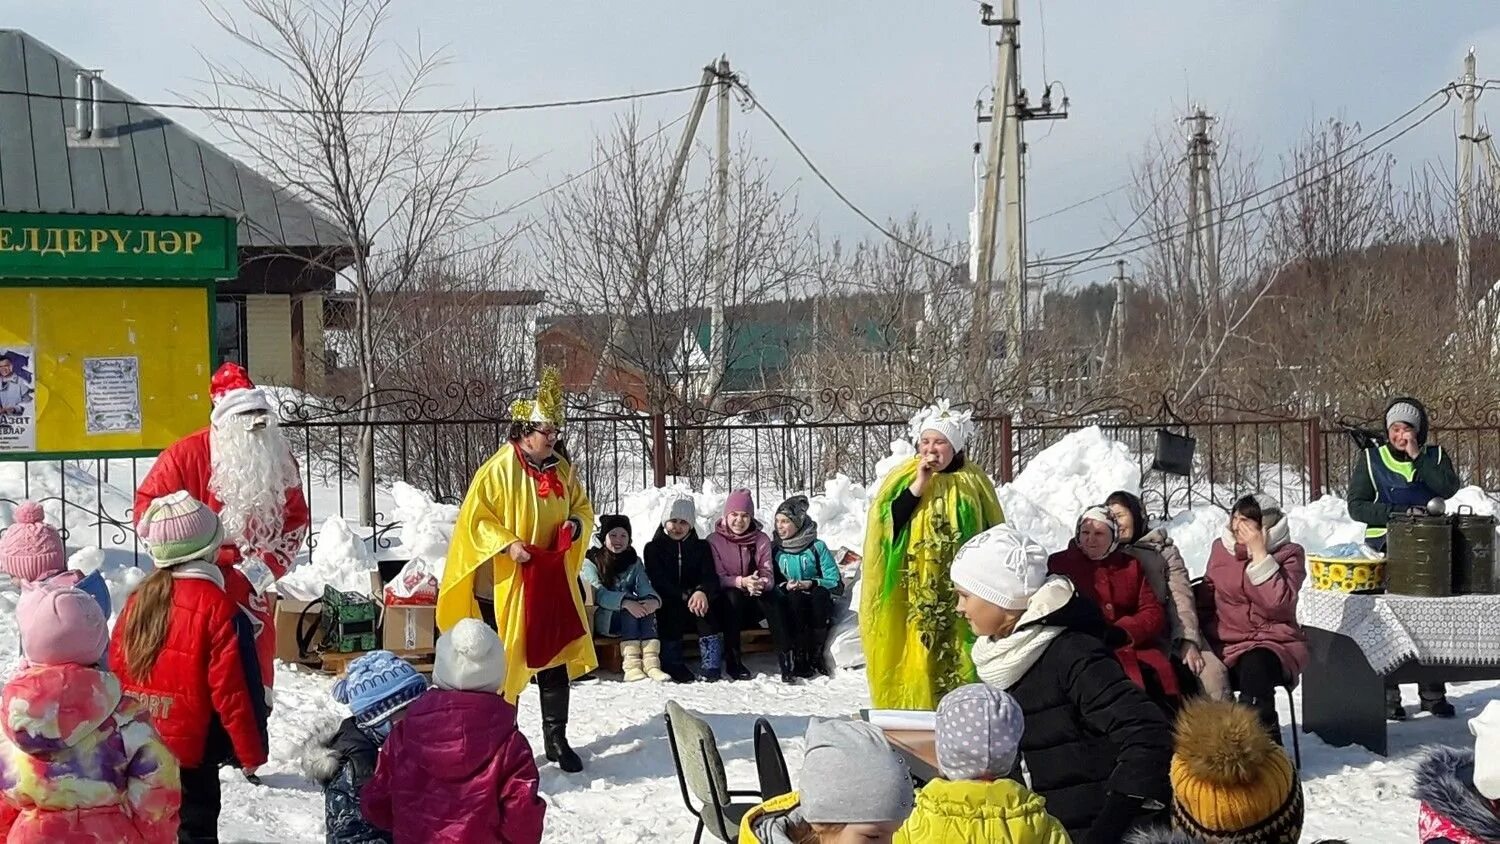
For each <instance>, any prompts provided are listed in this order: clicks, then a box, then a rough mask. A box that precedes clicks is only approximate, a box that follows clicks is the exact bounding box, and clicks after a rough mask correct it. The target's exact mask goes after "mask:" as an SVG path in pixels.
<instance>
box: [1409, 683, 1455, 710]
mask: <svg viewBox="0 0 1500 844" xmlns="http://www.w3.org/2000/svg"><path fill="white" fill-rule="evenodd" d="M1417 695H1418V696H1419V697H1421V699H1422V711H1423V712H1431V713H1432V717H1434V718H1452V717H1453V716H1455V715H1457V714H1458V710H1456V709H1454V708H1453V704H1451V703H1449V702H1448V687H1447V686H1446V685H1444V684H1442V683H1431V684H1428V683H1421V684H1419V685H1418V686H1417Z"/></svg>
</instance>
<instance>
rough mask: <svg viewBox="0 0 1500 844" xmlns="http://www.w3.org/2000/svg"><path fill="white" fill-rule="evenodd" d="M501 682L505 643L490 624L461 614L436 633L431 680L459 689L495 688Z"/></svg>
mask: <svg viewBox="0 0 1500 844" xmlns="http://www.w3.org/2000/svg"><path fill="white" fill-rule="evenodd" d="M504 682H505V646H504V645H502V644H500V637H499V636H498V635H497V634H496V633H495V631H494V630H492V629H490V626H489V625H487V624H485V623H484V622H482V621H480V620H479V619H477V618H465V619H463V620H462V621H460V622H459V623H457V624H455V625H453V629H452V630H449V631H448V632H447V633H444V634H443V635H441V636H439V637H438V641H437V655H436V656H435V657H434V658H433V662H432V684H433V685H435V686H437V687H438V688H440V689H449V690H451V691H459V692H498V691H499V690H500V685H501V684H502V683H504Z"/></svg>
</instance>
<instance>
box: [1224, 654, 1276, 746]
mask: <svg viewBox="0 0 1500 844" xmlns="http://www.w3.org/2000/svg"><path fill="white" fill-rule="evenodd" d="M1287 682H1289V679H1288V677H1287V676H1286V670H1285V669H1283V668H1282V667H1281V657H1279V656H1277V655H1276V652H1275V651H1272V650H1270V649H1268V648H1252V649H1251V650H1248V651H1246V652H1245V653H1244V654H1243V655H1241V656H1240V658H1239V660H1238V661H1236V662H1235V664H1234V665H1233V666H1232V667H1231V668H1230V669H1229V684H1230V687H1231V688H1233V689H1234V690H1235V691H1237V692H1239V693H1240V702H1241V703H1243V704H1245V705H1247V706H1251V707H1253V708H1254V709H1255V711H1256V714H1258V715H1259V716H1260V722H1261V723H1262V724H1264V725H1265V727H1266V729H1267V730H1268V731H1270V732H1271V733H1272V735H1273V737H1274V738H1275V739H1276V740H1277V741H1278V742H1279V741H1280V740H1281V726H1280V725H1281V721H1280V719H1279V718H1278V717H1277V715H1276V688H1277V687H1278V686H1284V685H1286V684H1287Z"/></svg>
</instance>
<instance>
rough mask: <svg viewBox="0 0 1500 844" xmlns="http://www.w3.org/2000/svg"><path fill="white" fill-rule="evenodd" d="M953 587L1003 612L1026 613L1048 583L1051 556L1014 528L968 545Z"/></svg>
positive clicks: (957, 561) (958, 558) (957, 560)
mask: <svg viewBox="0 0 1500 844" xmlns="http://www.w3.org/2000/svg"><path fill="white" fill-rule="evenodd" d="M949 576H950V577H951V578H952V579H953V585H954V586H957V587H958V588H960V589H962V590H964V591H965V592H968V593H969V594H971V595H973V596H975V597H976V598H981V599H983V600H986V601H989V602H990V603H992V604H994V605H995V606H997V607H999V608H1001V609H1003V610H1011V611H1017V610H1024V609H1026V602H1027V601H1029V600H1030V599H1031V596H1032V595H1035V594H1036V590H1038V589H1040V588H1042V584H1043V583H1044V582H1046V580H1047V552H1046V551H1045V550H1043V548H1042V546H1041V545H1039V544H1038V543H1037V541H1036V540H1035V539H1032V538H1031V537H1029V536H1027V535H1026V534H1024V533H1022V532H1021V531H1019V530H1016V529H1015V528H1013V527H1011V526H1010V525H999V526H997V527H992V528H990V529H989V530H987V531H985V532H984V533H981V534H979V535H978V536H976V537H974V538H973V539H970V540H969V541H968V542H965V543H964V545H963V547H962V548H960V549H958V554H957V555H955V556H954V558H953V566H952V567H951V568H950V569H949Z"/></svg>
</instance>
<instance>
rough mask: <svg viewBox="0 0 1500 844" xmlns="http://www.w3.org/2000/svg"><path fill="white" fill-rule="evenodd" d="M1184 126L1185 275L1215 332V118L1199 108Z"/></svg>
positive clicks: (1217, 241)
mask: <svg viewBox="0 0 1500 844" xmlns="http://www.w3.org/2000/svg"><path fill="white" fill-rule="evenodd" d="M1185 122H1187V123H1188V124H1190V126H1191V128H1190V130H1189V132H1188V210H1187V214H1188V230H1187V242H1186V243H1185V244H1184V245H1183V249H1184V260H1183V271H1184V272H1186V273H1187V274H1188V278H1189V279H1190V281H1191V282H1192V285H1193V289H1194V290H1196V291H1197V293H1198V295H1199V296H1201V297H1202V299H1203V304H1204V305H1205V306H1207V307H1206V308H1205V310H1206V311H1207V313H1208V319H1209V324H1210V328H1212V324H1213V320H1214V317H1215V316H1216V315H1217V312H1216V310H1215V307H1216V306H1217V305H1218V304H1219V302H1218V299H1219V297H1220V296H1221V294H1222V292H1223V291H1222V290H1221V289H1220V286H1219V238H1218V232H1217V230H1216V228H1215V225H1214V213H1215V210H1216V209H1215V208H1214V193H1213V159H1214V143H1213V139H1212V138H1211V137H1210V136H1209V133H1208V127H1209V126H1210V125H1212V124H1213V122H1214V118H1213V117H1211V116H1210V115H1209V114H1208V113H1207V112H1205V111H1204V110H1203V107H1202V106H1197V107H1196V108H1194V109H1193V113H1192V115H1191V116H1189V117H1188V118H1187V119H1186V121H1185ZM1211 335H1212V331H1211V330H1210V336H1211Z"/></svg>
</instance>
